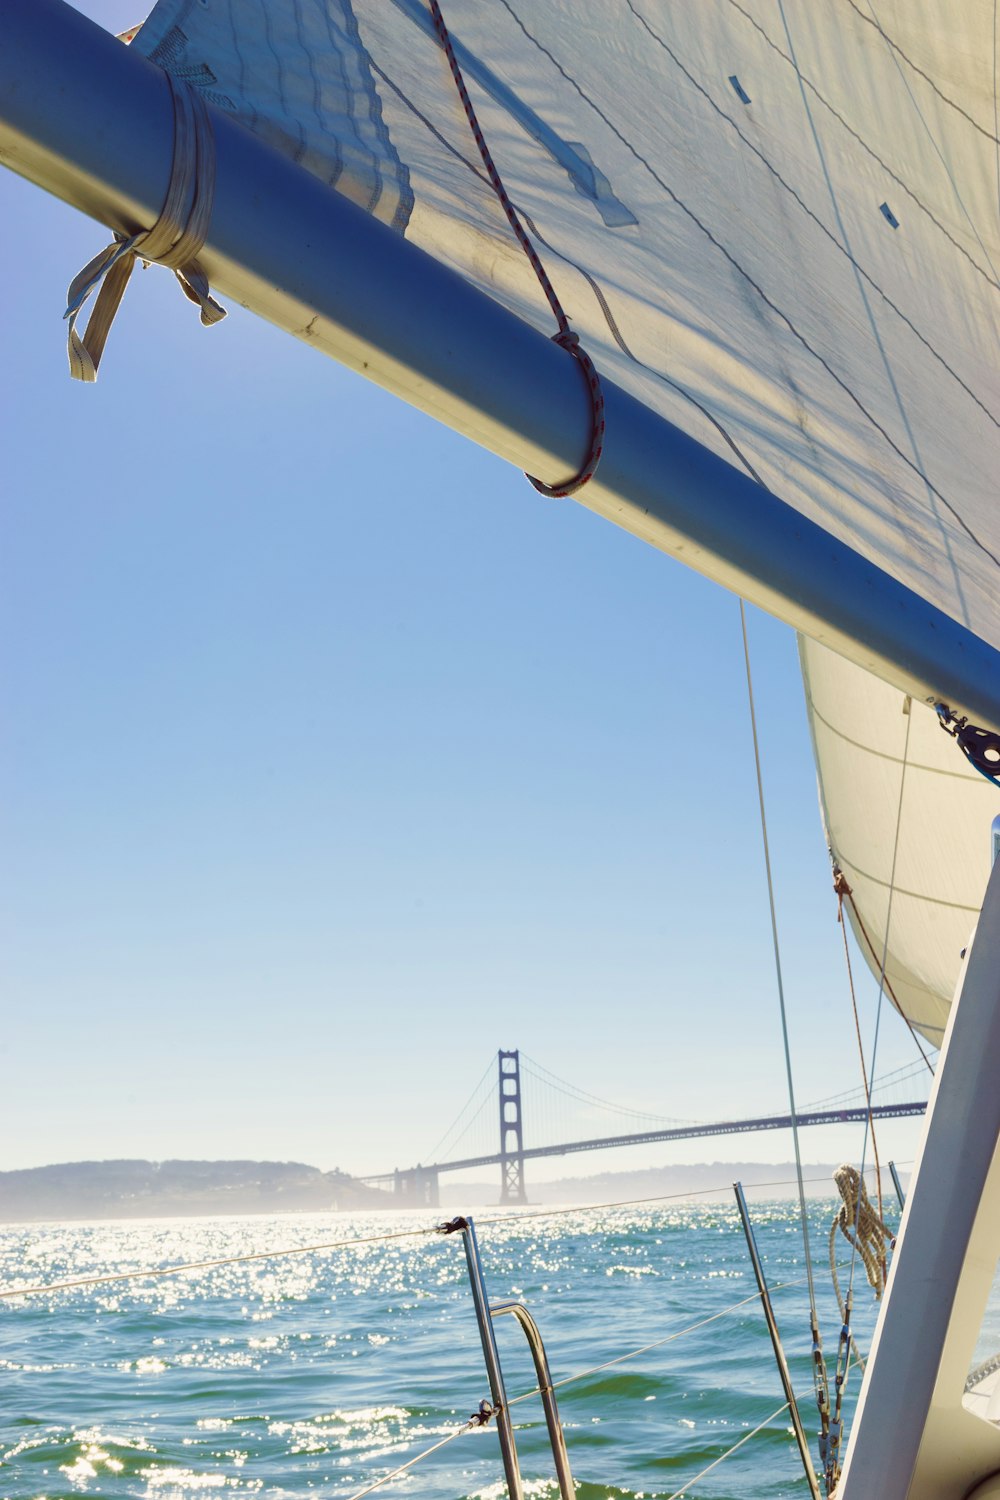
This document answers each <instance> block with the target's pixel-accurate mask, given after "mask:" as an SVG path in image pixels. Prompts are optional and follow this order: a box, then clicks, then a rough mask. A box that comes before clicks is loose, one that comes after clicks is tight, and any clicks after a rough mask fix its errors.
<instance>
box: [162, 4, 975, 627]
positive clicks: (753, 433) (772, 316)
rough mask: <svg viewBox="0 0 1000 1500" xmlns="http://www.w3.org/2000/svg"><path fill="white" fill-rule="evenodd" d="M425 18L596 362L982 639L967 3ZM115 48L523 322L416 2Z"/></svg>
mask: <svg viewBox="0 0 1000 1500" xmlns="http://www.w3.org/2000/svg"><path fill="white" fill-rule="evenodd" d="M444 10H445V18H446V20H447V22H448V24H449V26H450V28H451V31H452V34H453V37H454V39H455V41H456V44H457V50H458V55H459V59H460V62H461V64H462V66H463V68H464V70H465V72H466V77H467V81H468V84H469V87H470V91H471V93H472V96H473V99H474V102H475V104H476V108H477V110H478V111H479V112H480V117H481V120H482V124H483V127H484V130H485V133H486V137H487V139H488V141H489V143H490V145H491V147H492V149H493V152H494V155H495V157H496V160H497V163H498V166H499V168H500V170H501V173H502V174H503V176H504V178H505V181H506V184H507V187H508V189H509V191H510V194H511V197H512V198H513V200H514V201H515V203H516V204H517V206H518V208H519V209H521V210H522V211H523V213H524V214H525V215H526V217H527V219H528V220H530V223H531V225H533V226H534V227H535V229H536V230H537V236H538V245H539V249H540V250H541V252H542V254H543V257H544V258H545V259H546V261H547V263H548V267H549V270H550V273H551V275H552V277H553V280H554V281H555V283H556V285H557V289H558V291H559V293H560V295H561V297H562V300H563V302H564V304H565V305H566V307H567V310H568V312H569V314H570V316H571V318H572V320H573V322H574V324H575V326H576V327H577V329H578V331H579V332H580V334H581V337H582V339H583V341H584V343H585V344H586V346H587V347H588V348H589V349H590V350H591V352H592V354H593V356H594V358H595V359H596V360H597V362H598V364H599V366H601V367H602V368H603V369H605V370H606V371H607V372H608V373H609V374H610V375H611V377H612V378H613V379H614V380H616V381H617V382H618V383H619V384H621V385H623V386H625V387H627V388H629V389H630V390H631V391H632V392H633V393H635V394H636V395H638V396H639V397H640V398H641V399H642V400H643V401H645V402H646V403H647V404H648V405H650V406H652V407H654V408H655V409H657V410H658V411H659V412H660V413H662V414H663V415H665V416H667V417H669V418H670V419H671V420H672V421H674V422H676V423H678V424H679V425H680V426H682V427H684V428H686V429H687V430H689V431H690V432H691V433H692V434H693V435H694V436H696V437H697V438H698V439H699V440H701V441H702V442H704V443H706V444H708V445H710V446H711V447H713V448H715V449H716V450H717V451H718V452H720V453H721V454H723V455H724V456H725V457H726V458H727V459H729V460H730V461H732V462H741V463H743V464H745V465H746V467H748V468H750V469H752V471H753V472H755V473H756V474H757V475H759V476H760V478H761V479H762V480H763V482H764V483H765V484H767V485H768V486H769V487H770V488H772V489H773V490H774V491H775V492H776V493H777V494H779V495H780V496H781V497H782V498H783V499H785V500H787V501H789V502H790V503H791V504H792V505H794V506H796V507H798V508H799V509H800V510H801V511H802V512H804V513H805V514H806V515H808V516H810V517H812V518H813V519H814V520H816V521H818V522H819V523H820V524H821V525H823V526H825V527H826V528H827V529H828V530H830V531H832V532H834V533H835V534H836V535H837V536H839V537H841V538H842V539H844V540H846V541H848V542H849V543H850V544H851V545H853V546H855V547H856V548H858V549H859V550H860V551H862V552H863V553H865V554H866V555H867V556H868V557H870V558H872V559H873V560H875V561H877V562H878V563H880V564H881V565H882V566H883V567H884V568H886V569H887V570H888V571H889V572H890V573H892V574H894V575H895V576H896V577H898V578H900V579H901V580H902V581H904V582H905V583H907V584H909V585H910V586H911V587H912V588H914V589H915V590H916V591H917V592H919V593H921V594H923V595H925V596H926V597H928V598H929V599H931V600H932V601H933V602H934V603H935V604H937V605H939V606H940V607H941V608H942V609H944V610H946V611H947V612H948V613H949V614H951V615H952V616H954V617H955V618H957V619H960V620H962V621H963V622H964V623H966V624H968V625H969V626H970V627H971V628H972V629H973V630H975V631H976V632H977V633H978V634H980V635H982V636H984V637H985V638H986V639H987V640H989V641H991V642H992V644H994V645H996V646H1000V611H998V610H997V606H996V602H995V601H996V597H997V583H998V564H997V558H998V557H1000V507H998V506H997V504H996V474H997V470H998V462H997V454H998V442H997V439H998V436H1000V379H998V376H997V347H998V341H997V334H998V332H1000V318H998V297H1000V275H998V273H1000V217H998V149H1000V148H998V144H997V134H998V131H997V108H996V103H995V90H994V59H995V57H996V55H997V46H998V38H997V37H996V36H995V34H994V29H995V27H996V26H997V25H998V24H1000V23H998V22H997V21H996V19H995V15H994V11H995V7H994V5H993V3H992V0H965V3H963V4H962V5H961V6H956V5H954V4H952V3H949V0H831V3H829V4H825V5H817V4H816V3H815V0H674V3H672V4H670V5H664V4H657V3H655V0H493V3H491V4H489V5H485V4H483V3H482V0H444ZM133 45H134V46H136V47H137V48H138V49H139V50H141V51H142V52H144V53H145V54H146V55H147V56H150V57H151V58H152V59H153V60H154V61H156V62H158V63H160V64H161V65H162V66H164V67H165V68H167V69H168V70H169V71H172V72H175V73H177V74H179V75H180V76H182V77H184V78H186V79H187V80H188V81H189V82H191V83H193V84H194V85H195V86H200V87H202V88H203V89H204V90H205V92H206V95H207V96H208V97H209V98H210V99H211V100H212V101H213V102H214V103H216V104H217V105H219V106H220V107H222V108H224V109H227V110H229V111H231V112H232V113H233V114H235V115H236V116H238V117H239V118H241V119H242V120H243V121H245V123H246V124H247V125H248V126H249V127H250V128H251V129H253V130H255V131H257V132H258V133H259V134H261V135H262V136H263V137H264V138H266V139H267V140H268V141H270V142H271V143H272V144H273V145H275V146H277V147H278V148H279V149H281V150H284V151H286V152H287V153H288V154H290V155H291V156H293V157H294V158H295V159H297V160H299V161H300V162H301V163H302V164H303V166H305V167H307V168H308V169H309V170H310V171H312V172H314V173H315V174H317V175H319V176H320V177H322V178H323V179H324V180H326V181H329V182H330V183H331V184H332V185H334V186H335V187H336V188H337V189H338V190H339V191H341V192H344V193H346V194H348V195H349V196H350V197H352V198H353V199H354V200H355V201H356V202H358V203H360V204H361V205H362V206H364V207H365V208H367V209H369V210H370V211H371V212H372V213H374V214H376V215H377V216H378V217H380V218H381V219H383V220H384V221H385V222H386V223H388V224H390V225H393V226H394V227H395V228H396V229H397V230H398V231H399V232H402V233H405V234H406V235H407V236H409V237H410V238H411V239H413V240H414V241H415V242H416V243H418V244H420V245H421V246H422V247H424V248H425V249H427V250H429V251H430V252H431V253H433V254H434V255H436V256H438V257H439V258H440V259H442V260H445V261H447V262H449V263H451V264H452V265H454V266H456V267H457V268H458V269H459V270H460V271H461V272H462V273H463V274H464V275H465V276H466V277H468V278H469V279H470V280H472V281H473V282H475V283H476V284H477V285H479V286H480V287H482V288H485V289H486V290H487V291H489V292H490V293H491V294H492V295H493V296H494V297H496V298H497V299H499V300H500V301H501V302H503V303H504V304H505V305H507V306H508V307H510V308H511V309H513V310H514V311H515V312H517V313H518V314H520V315H521V316H522V317H524V318H527V319H529V320H530V321H531V322H533V323H535V324H536V325H537V326H538V327H540V328H543V329H546V330H550V329H551V317H550V314H549V311H548V308H547V306H546V305H545V302H544V299H543V297H542V293H541V291H540V289H539V288H538V286H537V284H536V282H535V280H534V277H533V275H532V273H531V270H530V268H529V266H528V264H527V262H526V260H525V258H524V256H523V255H522V253H521V251H520V250H519V248H518V246H517V245H516V243H515V242H514V239H513V237H512V235H511V232H510V229H509V227H508V225H507V223H506V221H505V219H504V217H503V214H502V212H501V210H500V208H499V205H498V204H497V202H496V200H495V197H494V194H493V191H492V189H491V188H490V186H489V185H488V183H487V182H486V180H485V176H484V174H483V172H482V170H481V166H480V162H479V157H478V154H477V152H476V148H475V145H474V142H473V140H472V136H471V133H470V131H469V127H468V124H467V122H466V119H465V115H464V113H463V112H462V109H461V106H460V103H459V100H458V95H457V92H456V89H455V85H454V82H453V80H452V78H451V75H450V72H449V70H448V66H447V63H446V61H445V58H444V56H443V54H442V52H441V50H440V47H439V45H438V43H437V41H436V39H435V37H434V35H433V28H432V25H431V20H430V13H429V10H428V8H427V5H426V0H159V3H158V4H157V5H156V7H155V9H154V11H153V13H152V15H151V17H150V19H149V20H148V21H147V22H146V24H145V25H144V26H143V28H142V29H141V30H140V31H139V33H138V36H137V37H136V40H135V41H134V43H133ZM483 358H484V360H488V359H489V351H488V350H484V351H483Z"/></svg>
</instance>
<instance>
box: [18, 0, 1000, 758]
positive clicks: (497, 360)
mask: <svg viewBox="0 0 1000 1500" xmlns="http://www.w3.org/2000/svg"><path fill="white" fill-rule="evenodd" d="M26 80H30V83H26ZM213 122H214V127H215V135H216V141H217V149H218V164H217V167H218V170H217V189H216V203H215V211H214V214H213V220H212V226H211V229H210V233H209V238H208V242H207V245H206V248H205V251H204V254H203V256H202V261H203V264H204V266H205V269H206V270H207V272H208V273H209V275H210V277H211V279H212V282H213V285H215V286H216V287H218V288H219V289H220V291H222V292H223V293H226V294H227V295H229V296H230V297H231V298H235V299H236V300H238V301H240V302H242V303H244V305H246V306H247V307H249V308H250V309H251V310H253V311H255V312H257V313H258V314H260V315H261V316H264V317H266V318H268V319H269V320H271V321H272V322H275V323H277V324H278V325H280V326H281V327H283V328H286V329H287V330H288V331H289V332H292V333H294V334H296V335H297V336H298V337H300V338H302V339H304V340H305V341H306V342H308V343H310V344H312V345H313V346H314V347H316V348H318V349H320V350H321V351H322V352H325V353H327V354H329V355H332V356H333V357H335V358H337V359H338V360H340V361H341V362H343V363H345V364H347V365H348V366H350V367H351V368H353V369H356V370H358V371H360V372H361V373H363V374H365V375H366V376H367V377H368V378H371V379H374V380H376V381H377V382H378V383H380V384H382V385H383V386H385V387H387V388H388V389H391V390H393V391H394V392H395V393H396V394H398V395H400V396H402V397H403V398H404V399H405V400H407V401H409V402H411V403H412V404H414V405H416V406H418V407H420V408H421V409H423V410H425V411H427V412H428V413H429V414H431V415H433V416H435V417H437V418H438V419H439V420H441V421H444V422H446V423H447V424H448V425H450V426H452V427H453V428H455V429H456V430H458V431H461V432H463V433H465V434H466V435H467V436H469V437H471V438H472V439H473V440H474V441H476V442H478V443H480V444H482V445H483V446H485V447H487V448H489V449H490V450H491V451H493V452H494V453H496V454H498V455H499V456H500V457H503V458H505V459H507V460H508V461H510V462H512V463H515V464H517V465H518V466H519V467H521V468H525V469H528V470H529V471H530V472H533V473H536V474H539V475H541V476H542V477H547V476H552V477H557V476H560V475H562V474H564V473H565V472H567V471H568V470H569V469H571V468H572V467H573V466H574V464H575V463H576V462H577V461H578V460H579V457H580V454H581V452H583V451H584V449H585V447H586V441H587V434H588V431H589V422H590V408H589V401H588V399H587V396H586V392H585V389H584V386H583V383H582V381H581V379H580V375H579V371H578V369H577V367H576V364H575V362H574V361H572V360H571V359H570V358H569V357H568V356H567V355H565V354H564V353H563V352H562V351H561V350H559V349H558V348H556V347H555V346H554V345H553V344H552V343H551V342H550V340H549V339H547V338H546V337H545V335H544V334H543V333H540V332H539V331H537V330H536V329H534V328H532V327H530V326H528V325H527V324H526V323H524V322H522V321H521V320H520V319H518V318H517V317H515V316H514V315H513V314H512V313H511V312H509V311H507V310H505V309H504V308H503V307H501V306H500V305H499V303H497V302H496V301H494V300H493V299H492V298H490V297H488V296H486V295H485V294H484V293H482V292H480V291H478V290H477V289H476V288H474V287H473V286H471V285H470V284H468V283H467V282H466V281H464V280H463V279H462V278H461V277H460V276H458V275H457V274H456V273H455V272H453V271H452V270H451V269H450V268H449V267H447V266H445V265H443V264H442V263H440V262H438V261H437V260H434V259H432V258H431V257H430V256H428V255H426V254H425V253H424V252H423V251H421V250H420V249H419V248H417V247H416V246H414V245H412V244H410V243H408V241H407V240H406V239H405V238H404V237H403V236H402V235H400V234H397V233H394V232H393V231H392V230H391V229H389V228H387V227H386V226H385V225H383V224H381V223H379V222H377V221H376V220H375V219H373V218H372V217H371V216H369V215H367V214H365V213H364V212H362V211H361V210H360V209H358V208H357V207H356V206H355V205H354V204H353V203H351V202H349V201H348V200H347V199H346V198H344V197H342V196H340V195H338V194H337V193H335V192H333V191H331V190H330V189H329V188H328V187H327V186H325V185H324V184H323V183H321V182H320V181H319V180H318V179H316V178H314V177H312V176H310V175H309V174H308V173H307V172H305V171H304V170H303V169H302V168H300V167H298V166H296V164H295V163H294V162H292V161H291V160H289V159H288V158H286V157H284V156H281V155H279V154H278V153H277V152H275V151H274V150H272V149H271V148H270V147H268V146H267V145H266V144H265V143H262V142H261V141H259V140H258V139H257V138H255V137H254V136H252V135H251V134H250V133H249V132H248V131H247V130H245V129H244V128H243V127H242V126H241V125H239V124H238V123H236V122H235V121H233V120H231V119H229V118H228V117H227V116H226V115H224V114H223V113H220V112H218V111H213ZM170 141H171V126H170V105H169V96H168V91H167V89H166V87H165V86H164V82H163V79H162V76H161V75H160V73H159V70H158V69H156V68H154V67H152V66H151V65H150V64H149V63H148V62H146V61H145V60H144V59H142V58H141V57H139V56H137V55H135V54H134V53H133V52H132V51H131V50H130V49H127V48H125V47H123V46H121V45H120V44H119V43H118V42H117V41H116V40H115V39H114V38H112V37H111V36H109V34H108V33H106V32H104V31H102V30H101V29H100V28H99V27H97V26H94V25H93V24H92V23H91V22H89V21H87V20H86V19H84V18H83V17H81V16H80V15H79V14H78V13H77V12H75V11H73V10H72V9H71V8H70V7H69V6H67V5H64V4H62V3H61V0H34V3H33V4H32V5H31V6H30V7H29V6H21V7H15V8H14V10H13V12H12V13H11V15H10V16H9V17H8V18H7V19H6V22H5V28H4V34H3V37H2V39H0V155H2V159H3V160H4V161H5V163H6V164H7V165H9V166H11V167H12V168H13V169H14V170H16V171H19V172H20V173H22V175H25V176H27V177H30V178H31V179H32V180H34V181H35V182H37V183H39V184H40V185H41V186H44V187H46V188H47V189H48V190H49V191H52V192H55V193H56V194H57V195H58V196H60V197H62V198H63V199H65V200H66V201H67V202H69V203H71V204H73V205H74V206H76V207H78V208H81V209H83V211H84V212H87V213H89V214H91V215H92V216H94V217H97V218H99V219H101V220H102V221H103V222H105V223H107V224H109V225H110V226H111V227H113V228H116V229H127V230H134V229H137V228H140V227H148V224H149V223H150V222H151V221H152V219H153V218H154V217H155V215H156V213H157V212H158V209H159V206H160V203H161V201H162V197H163V194H164V190H165V186H166V181H167V176H168V172H169V156H170ZM606 405H607V417H608V442H607V447H606V450H605V455H604V459H603V462H602V467H601V471H600V476H599V480H598V481H596V482H594V483H592V484H590V485H588V486H587V487H586V488H585V489H584V490H583V491H582V492H581V496H580V498H581V500H582V501H583V503H585V504H586V505H587V506H588V507H589V508H591V509H593V510H594V511H596V512H598V513H600V514H602V515H604V516H605V517H606V518H608V519H610V520H612V521H614V522H615V523H616V524H617V525H620V526H622V527H624V528H625V529H626V530H629V531H630V532H632V533H633V534H634V535H636V536H638V537H640V538H642V539H643V540H646V541H648V542H650V543H651V544H652V545H654V546H656V547H658V548H659V549H660V550H662V551H664V552H667V553H669V554H670V555H673V556H674V557H677V558H679V559H680V560H682V561H684V562H685V563H687V564H688V565H689V566H691V567H694V568H695V569H696V570H698V571H700V572H702V573H704V574H706V575H707V576H709V577H711V578H713V579H715V580H716V581H718V582H720V583H722V584H723V585H724V586H726V587H727V588H730V589H732V590H733V591H735V592H738V593H741V594H742V595H744V596H745V597H746V598H748V599H750V600H751V601H752V602H754V603H756V604H758V605H759V606H760V607H762V608H764V609H765V610H767V611H768V612H770V613H772V614H774V615H776V616H778V617H779V618H781V619H783V620H785V621H787V622H788V623H790V624H792V625H794V626H795V627H796V628H797V629H799V630H801V631H803V632H804V633H805V634H807V635H809V636H810V637H812V638H814V639H817V640H820V641H822V642H823V643H825V644H826V645H828V646H830V647H832V648H833V649H834V650H836V651H838V652H839V653H840V654H842V655H844V656H846V657H848V658H849V659H850V660H852V661H854V662H856V663H857V664H859V665H861V666H864V667H865V668H867V669H868V670H869V671H871V672H874V673H875V674H876V675H878V676H881V677H883V678H885V679H886V680H887V681H890V682H892V683H894V684H895V685H896V686H898V687H899V688H900V689H901V690H903V691H904V692H907V693H909V694H911V695H912V696H914V697H917V698H920V699H924V700H930V699H936V698H943V699H945V700H946V701H947V702H948V703H949V704H950V705H951V706H952V707H953V708H955V709H957V710H960V711H962V712H965V713H969V714H970V715H971V716H972V717H973V718H974V719H975V720H976V721H977V722H979V723H983V724H986V725H990V726H994V727H1000V652H997V651H996V650H995V649H993V648H992V647H991V646H989V645H987V644H986V643H985V642H984V641H982V640H981V639H980V638H979V637H978V636H976V635H974V634H973V633H972V632H971V631H969V630H968V629H966V628H965V627H964V626H962V625H960V624H958V623H957V622H956V621H954V620H953V619H951V618H950V617H949V616H947V615H946V614H944V613H943V612H942V611H941V610H939V609H937V608H935V607H934V606H933V605H931V604H929V603H928V602H927V601H926V600H924V599H923V598H921V597H920V596H919V595H918V594H917V593H915V592H914V591H912V590H911V589H908V588H907V587H905V586H904V585H903V584H901V583H899V582H898V581H897V580H896V579H894V578H893V577H891V576H890V575H889V574H888V573H886V572H884V571H883V570H882V569H880V568H878V567H876V566H875V565H873V564H872V563H870V562H869V561H868V560H867V559H866V558H864V557H863V556H861V555H859V554H858V553H856V552H854V551H852V550H851V548H849V547H848V546H846V545H844V544H843V543H842V542H840V541H839V540H837V539H836V538H835V537H833V536H832V535H830V534H829V533H828V532H826V531H825V530H823V529H822V528H821V527H819V526H817V525H816V524H814V523H813V522H812V521H810V520H809V519H808V518H806V517H804V516H802V515H800V514H799V513H798V512H796V511H795V510H793V509H792V508H791V507H789V506H788V505H786V504H785V503H784V502H783V501H781V500H780V499H778V498H776V497H775V496H774V495H772V494H770V493H769V492H768V491H767V490H766V489H764V488H763V486H761V485H759V484H757V483H755V482H754V481H753V480H752V479H750V478H749V477H747V476H746V475H745V474H743V473H741V472H739V471H738V470H736V469H734V468H733V467H732V466H731V465H730V464H728V463H727V462H725V461H724V460H722V459H720V458H719V457H718V456H717V455H715V454H714V453H712V452H710V451H709V450H708V449H706V448H704V447H703V446H702V445H701V444H699V443H698V442H696V441H695V440H694V439H692V438H690V437H688V436H687V435H686V434H684V433H682V432H681V431H679V430H678V429H677V428H675V427H673V426H672V425H671V424H670V423H669V422H668V421H666V420H665V419H664V418H662V417H660V416H658V415H657V414H655V413H654V412H652V411H650V410H649V409H648V408H647V407H645V406H643V405H642V404H641V403H640V402H638V401H636V400H635V399H634V398H632V397H631V396H629V395H627V394H626V393H624V392H623V391H621V390H620V389H618V388H617V387H615V386H614V385H611V384H610V383H608V384H607V386H606ZM956 753H958V752H956Z"/></svg>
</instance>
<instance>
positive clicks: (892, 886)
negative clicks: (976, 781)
mask: <svg viewBox="0 0 1000 1500" xmlns="http://www.w3.org/2000/svg"><path fill="white" fill-rule="evenodd" d="M906 701H907V714H906V737H905V739H904V741H903V768H902V771H901V772H900V776H899V801H898V803H897V805H896V833H895V837H894V838H893V842H892V866H891V868H890V871H889V899H888V904H887V906H886V912H885V940H884V941H883V943H882V961H881V963H880V965H879V986H878V1000H877V1001H876V1005H875V1031H874V1035H873V1037H872V1050H871V1062H870V1064H869V1069H868V1076H869V1077H874V1075H875V1060H876V1058H877V1057H878V1043H879V1031H880V1026H881V1021H882V999H883V996H884V994H885V986H886V976H885V970H886V964H887V962H888V958H889V933H890V930H891V927H892V902H893V896H894V895H895V892H896V862H897V859H898V857H899V833H900V829H901V827H902V823H903V793H904V790H905V788H906V768H907V763H908V761H909V754H910V725H911V724H912V722H913V713H912V708H913V705H912V702H911V701H910V699H909V698H908V699H907V700H906ZM868 1108H869V1116H870V1111H871V1097H870V1095H869V1100H868ZM867 1152H868V1126H867V1124H866V1125H865V1131H864V1136H863V1137H862V1141H861V1168H860V1170H861V1173H862V1175H864V1170H865V1160H866V1156H867ZM860 1216H861V1198H860V1196H859V1198H858V1209H857V1217H856V1220H855V1225H854V1229H855V1242H856V1241H857V1231H858V1222H859V1220H860ZM856 1263H857V1244H856V1243H855V1248H854V1250H853V1251H852V1254H851V1273H850V1279H849V1282H848V1289H847V1295H848V1297H850V1295H851V1292H852V1290H853V1287H854V1269H855V1265H856Z"/></svg>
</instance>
